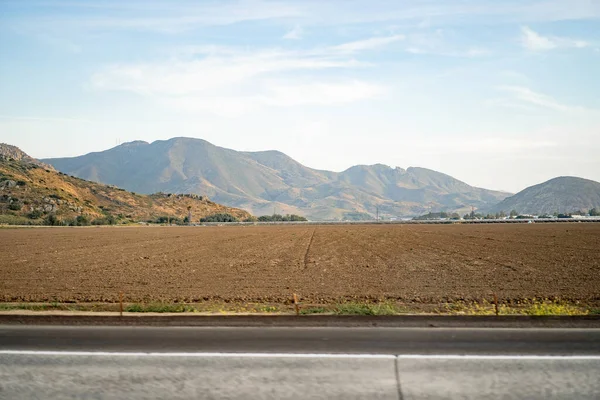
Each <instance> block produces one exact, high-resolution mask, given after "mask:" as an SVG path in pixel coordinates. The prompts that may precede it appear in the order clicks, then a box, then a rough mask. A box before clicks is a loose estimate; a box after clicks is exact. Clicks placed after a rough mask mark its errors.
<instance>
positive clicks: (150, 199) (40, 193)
mask: <svg viewBox="0 0 600 400" xmlns="http://www.w3.org/2000/svg"><path fill="white" fill-rule="evenodd" d="M17 150H18V149H17ZM11 154H12V155H11V156H7V157H2V158H0V223H39V222H41V221H42V220H44V219H45V218H47V217H48V215H53V216H56V218H57V219H58V220H64V221H72V220H74V219H76V218H77V217H78V216H83V217H85V219H86V220H88V221H90V222H91V221H93V220H102V219H107V218H109V217H110V218H112V219H114V220H116V221H118V222H138V221H148V220H156V219H157V218H159V217H168V218H177V219H179V220H183V219H184V218H185V217H186V216H187V215H188V208H190V209H191V212H192V221H198V220H199V219H200V218H202V217H205V216H208V215H211V214H216V213H229V214H232V215H234V216H236V217H237V218H239V219H242V220H243V219H246V218H248V217H250V214H249V213H247V212H246V211H243V210H239V209H235V208H231V207H225V206H222V205H220V204H216V203H214V202H212V201H210V200H209V199H208V198H206V197H202V196H198V195H183V194H162V193H159V194H153V195H140V194H135V193H130V192H127V191H125V190H123V189H119V188H117V187H115V186H109V185H104V184H98V183H94V182H89V181H85V180H83V179H80V178H75V177H71V176H68V175H65V174H63V173H59V172H56V171H54V170H49V169H46V168H44V167H43V166H40V165H43V164H40V163H37V162H35V160H34V159H32V158H31V157H29V156H27V155H26V154H25V153H22V152H20V150H19V153H11ZM19 154H20V155H21V157H20V160H19V161H17V157H14V155H19ZM32 160H33V161H32Z"/></svg>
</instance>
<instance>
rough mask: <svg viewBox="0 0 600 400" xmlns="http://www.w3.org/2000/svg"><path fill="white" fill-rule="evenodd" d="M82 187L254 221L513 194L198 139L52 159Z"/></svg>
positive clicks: (412, 209)
mask: <svg viewBox="0 0 600 400" xmlns="http://www.w3.org/2000/svg"><path fill="white" fill-rule="evenodd" d="M44 162H47V163H49V164H51V165H53V166H54V167H55V168H56V169H58V170H59V171H61V172H64V173H66V174H70V175H74V176H77V177H80V178H83V179H87V180H92V181H97V182H102V183H107V184H112V185H116V186H118V187H122V188H125V189H127V190H131V191H134V192H138V193H156V192H167V193H195V194H199V195H207V196H209V197H210V198H211V199H212V200H214V201H216V202H218V203H221V204H226V205H228V206H232V207H238V208H243V209H246V210H248V211H250V212H251V213H253V214H255V215H262V214H271V213H273V212H274V211H276V212H277V213H283V214H286V213H290V214H291V213H294V214H301V215H305V216H307V217H309V218H311V219H315V220H325V219H343V218H348V217H352V216H354V217H356V216H357V215H358V216H365V215H366V214H369V215H371V216H374V215H375V214H376V213H377V209H379V213H380V215H382V216H389V217H392V216H395V217H399V216H414V215H419V214H422V213H424V212H429V211H439V210H446V211H459V212H461V211H466V210H470V209H471V207H475V208H477V209H482V208H489V207H492V206H494V205H495V204H497V203H498V202H500V201H501V200H503V199H505V198H506V197H508V196H509V195H510V194H509V193H504V192H499V191H493V190H486V189H481V188H475V187H472V186H469V185H467V184H466V183H464V182H461V181H459V180H457V179H454V178H452V177H450V176H448V175H445V174H442V173H439V172H436V171H432V170H428V169H425V168H408V169H406V170H405V169H402V168H390V167H388V166H386V165H381V164H377V165H371V166H366V165H357V166H354V167H351V168H349V169H347V170H346V171H343V172H339V173H337V172H331V171H320V170H315V169H312V168H308V167H305V166H304V165H302V164H300V163H298V162H297V161H295V160H293V159H292V158H290V157H288V156H287V155H285V154H283V153H281V152H278V151H259V152H239V151H235V150H231V149H225V148H222V147H218V146H215V145H212V144H211V143H209V142H207V141H205V140H201V139H192V138H173V139H170V140H165V141H156V142H153V143H151V144H150V143H146V142H143V141H136V142H130V143H125V144H123V145H120V146H117V147H115V148H112V149H109V150H106V151H102V152H97V153H90V154H87V155H84V156H80V157H73V158H55V159H46V160H44Z"/></svg>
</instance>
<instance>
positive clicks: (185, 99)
mask: <svg viewBox="0 0 600 400" xmlns="http://www.w3.org/2000/svg"><path fill="white" fill-rule="evenodd" d="M397 40H401V37H400V36H392V37H387V38H386V37H382V38H379V37H378V38H374V39H372V40H371V39H366V40H362V41H356V42H350V43H346V44H341V45H337V46H330V47H325V48H314V49H310V50H305V51H286V50H281V49H258V50H255V51H249V50H245V49H237V48H231V47H222V46H200V47H187V48H185V49H183V51H182V52H181V54H184V55H185V56H184V57H183V58H179V59H175V60H169V61H164V62H160V63H138V64H115V65H110V66H107V67H105V68H103V69H102V70H100V71H98V72H97V73H95V74H94V75H93V76H92V78H91V84H92V87H93V88H95V89H97V90H105V91H106V90H108V91H127V92H133V93H137V94H140V95H144V96H149V97H151V98H155V99H156V100H157V101H159V102H160V103H162V104H165V105H168V106H169V107H173V108H178V109H181V110H185V111H198V110H204V111H209V112H214V113H215V114H218V115H226V116H229V115H233V116H236V115H239V114H241V113H244V112H248V111H251V110H255V109H256V108H258V107H265V106H280V107H290V106H303V105H332V104H343V103H349V102H354V101H360V100H364V99H369V98H373V97H377V96H379V95H380V94H381V93H383V92H384V89H383V88H382V87H381V86H380V85H378V84H376V83H371V82H366V81H364V80H362V79H357V78H350V77H346V78H343V79H342V78H338V79H332V78H331V77H328V78H327V79H326V80H325V79H324V78H323V77H319V75H318V74H317V75H315V73H316V72H319V71H321V72H326V71H327V70H340V69H346V70H350V69H356V68H364V67H365V66H366V65H368V64H366V63H363V62H360V61H358V60H356V59H355V56H356V55H357V53H359V52H361V51H367V50H371V49H374V48H379V47H383V46H385V45H387V44H390V43H393V42H395V41H397ZM303 71H305V72H310V74H309V75H310V76H304V75H303V74H302V72H303ZM291 74H293V76H294V78H293V81H294V82H295V83H294V84H290V83H289V82H290V79H289V77H290V76H292V75H291Z"/></svg>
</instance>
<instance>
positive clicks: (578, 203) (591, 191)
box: [491, 176, 600, 214]
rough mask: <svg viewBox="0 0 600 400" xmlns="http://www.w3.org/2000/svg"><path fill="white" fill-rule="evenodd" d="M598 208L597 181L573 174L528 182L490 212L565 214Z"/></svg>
mask: <svg viewBox="0 0 600 400" xmlns="http://www.w3.org/2000/svg"><path fill="white" fill-rule="evenodd" d="M592 208H596V209H600V183H599V182H596V181H593V180H590V179H584V178H579V177H576V176H559V177H556V178H552V179H550V180H548V181H546V182H542V183H539V184H537V185H533V186H530V187H528V188H525V189H524V190H522V191H520V192H519V193H516V194H515V195H513V196H510V197H508V198H506V199H504V200H503V201H501V202H500V203H498V204H497V205H496V206H494V207H493V208H491V212H500V211H504V212H510V211H512V210H515V211H517V212H518V213H522V214H553V213H563V214H569V213H572V212H576V211H589V210H590V209H592Z"/></svg>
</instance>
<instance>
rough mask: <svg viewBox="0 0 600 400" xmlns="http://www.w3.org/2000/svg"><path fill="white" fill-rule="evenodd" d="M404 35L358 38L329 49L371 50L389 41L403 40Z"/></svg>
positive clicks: (344, 50)
mask: <svg viewBox="0 0 600 400" xmlns="http://www.w3.org/2000/svg"><path fill="white" fill-rule="evenodd" d="M404 39H405V36H404V35H393V36H385V37H375V38H369V39H365V40H358V41H355V42H349V43H344V44H340V45H338V46H333V47H332V48H331V50H333V51H337V52H340V53H356V52H359V51H365V50H373V49H377V48H381V47H385V46H387V45H389V44H391V43H394V42H398V41H400V40H404Z"/></svg>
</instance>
